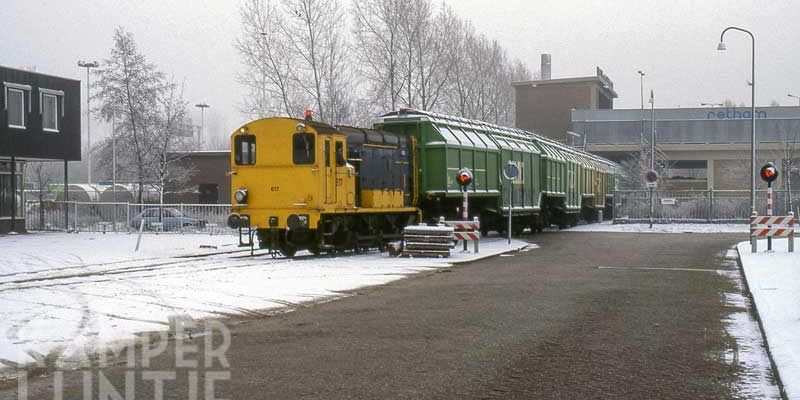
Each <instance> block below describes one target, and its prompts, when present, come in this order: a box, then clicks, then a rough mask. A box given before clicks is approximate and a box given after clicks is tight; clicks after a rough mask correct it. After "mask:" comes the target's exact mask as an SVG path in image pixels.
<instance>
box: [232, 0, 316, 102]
mask: <svg viewBox="0 0 800 400" xmlns="http://www.w3.org/2000/svg"><path fill="white" fill-rule="evenodd" d="M239 16H240V18H241V24H240V26H241V30H242V36H241V37H239V38H237V39H236V40H235V42H234V46H235V47H236V50H237V51H238V52H239V54H240V55H241V56H242V63H243V64H244V66H245V71H244V72H243V73H241V74H239V75H238V76H237V80H238V81H239V83H240V84H242V85H244V86H245V87H246V88H247V89H248V91H249V96H247V97H245V99H244V104H243V105H242V107H243V110H242V111H243V112H244V113H245V114H248V115H250V116H251V117H263V116H267V115H285V116H291V115H293V114H295V113H297V112H298V111H299V109H300V108H301V107H302V106H301V105H299V104H298V102H299V100H300V98H301V96H298V93H297V89H298V88H297V78H296V77H295V76H294V74H293V67H292V66H293V64H294V61H295V58H294V53H293V52H292V51H290V50H291V49H290V48H289V47H288V41H287V38H286V37H285V35H284V31H283V30H282V29H281V26H280V24H281V21H282V20H283V11H282V10H281V9H280V8H278V7H277V6H276V5H275V3H273V2H272V1H270V0H246V1H244V2H243V3H241V5H240V6H239Z"/></svg>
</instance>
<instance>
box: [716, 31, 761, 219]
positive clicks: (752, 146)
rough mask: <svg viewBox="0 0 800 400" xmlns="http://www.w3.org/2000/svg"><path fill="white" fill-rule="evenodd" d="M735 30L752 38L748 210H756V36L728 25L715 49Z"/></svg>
mask: <svg viewBox="0 0 800 400" xmlns="http://www.w3.org/2000/svg"><path fill="white" fill-rule="evenodd" d="M730 30H735V31H739V32H744V33H746V34H748V35H750V39H751V40H752V49H753V54H752V58H751V63H752V64H751V67H752V70H751V80H750V89H751V99H750V103H751V104H750V107H751V110H750V118H751V124H750V212H751V213H754V212H756V38H755V36H753V33H752V32H750V31H748V30H746V29H742V28H738V27H735V26H729V27H727V28H725V29H724V30H723V31H722V33H721V34H720V35H719V45H717V50H726V49H727V48H726V47H725V41H724V38H725V33H726V32H728V31H730Z"/></svg>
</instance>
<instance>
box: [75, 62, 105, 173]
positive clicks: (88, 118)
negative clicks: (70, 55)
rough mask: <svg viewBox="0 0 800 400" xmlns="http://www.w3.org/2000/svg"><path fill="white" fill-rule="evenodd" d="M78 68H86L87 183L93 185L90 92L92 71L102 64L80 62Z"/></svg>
mask: <svg viewBox="0 0 800 400" xmlns="http://www.w3.org/2000/svg"><path fill="white" fill-rule="evenodd" d="M78 66H79V67H82V68H86V147H87V148H88V150H87V151H86V158H87V159H88V160H87V161H88V163H89V172H88V176H87V179H86V180H87V181H88V182H86V183H88V184H89V185H91V184H92V107H91V105H90V104H91V103H90V99H91V97H92V96H91V93H90V92H89V90H90V88H91V86H92V85H91V73H90V71H89V70H90V69H92V68H97V67H99V66H100V64H99V63H98V62H97V61H91V62H84V61H78Z"/></svg>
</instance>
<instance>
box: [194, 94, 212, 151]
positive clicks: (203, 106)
mask: <svg viewBox="0 0 800 400" xmlns="http://www.w3.org/2000/svg"><path fill="white" fill-rule="evenodd" d="M194 106H195V107H197V108H199V109H200V134H199V135H198V138H197V141H198V142H200V143H202V142H203V125H204V124H205V115H204V111H205V109H206V108H210V107H211V106H210V105H208V104H206V103H205V102H203V103H198V104H195V105H194Z"/></svg>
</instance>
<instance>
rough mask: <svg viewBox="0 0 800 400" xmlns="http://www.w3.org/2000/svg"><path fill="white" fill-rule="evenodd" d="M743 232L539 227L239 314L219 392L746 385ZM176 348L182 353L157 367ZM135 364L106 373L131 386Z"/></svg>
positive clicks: (623, 395) (660, 394) (472, 392)
mask: <svg viewBox="0 0 800 400" xmlns="http://www.w3.org/2000/svg"><path fill="white" fill-rule="evenodd" d="M740 236H741V235H722V234H719V235H696V234H615V233H569V232H563V233H545V234H541V235H537V236H533V237H532V238H531V240H532V241H534V242H536V243H538V244H540V245H541V246H542V247H541V248H540V249H535V250H531V251H527V252H520V253H516V254H515V255H514V256H513V257H495V258H492V259H489V260H485V261H482V262H477V263H474V264H469V265H464V266H459V267H456V268H453V269H451V270H447V271H440V272H437V273H430V274H424V275H420V276H415V277H413V278H410V279H405V280H402V281H399V282H396V283H393V284H390V285H388V286H383V287H378V288H371V289H366V290H362V291H359V292H357V293H355V295H354V296H352V297H350V298H347V299H344V300H339V301H334V302H330V303H325V304H319V305H314V306H311V307H308V308H305V309H301V310H298V311H296V312H292V313H288V314H284V315H280V316H276V317H270V318H264V319H256V320H241V321H232V322H234V324H232V325H234V326H233V328H232V333H233V337H232V346H231V347H230V349H229V350H228V352H227V357H228V359H229V360H230V362H231V369H230V372H231V379H230V381H223V382H218V383H217V388H216V392H217V396H218V397H221V398H230V399H472V398H475V399H483V398H489V399H492V398H498V399H533V398H564V399H588V398H614V399H643V398H664V399H666V398H675V399H689V398H691V399H703V398H707V399H720V398H731V397H735V396H734V393H731V390H733V389H731V388H732V386H733V385H732V383H733V380H734V374H735V373H736V372H737V371H736V368H737V366H736V365H735V364H730V363H727V362H726V361H725V357H723V354H724V353H725V352H726V351H729V350H730V349H731V348H735V345H734V344H732V343H731V341H732V339H731V338H729V337H727V335H725V334H724V333H723V329H722V325H721V324H722V323H721V319H722V318H723V317H724V315H725V314H726V313H727V312H728V310H726V307H725V305H724V303H723V299H722V295H721V294H722V293H724V292H728V291H733V290H735V289H734V288H732V287H731V285H732V283H731V281H730V280H729V279H728V278H725V277H724V276H723V275H721V274H718V273H715V272H714V271H713V270H715V269H717V268H719V266H720V265H721V256H722V254H723V253H724V252H725V250H727V249H728V248H730V246H731V245H732V244H733V243H735V242H736V241H738V240H740ZM598 267H601V268H598ZM653 267H655V268H665V269H648V268H653ZM670 268H672V269H670ZM216 339H219V338H216ZM218 341H219V340H217V342H218ZM196 342H197V343H199V344H202V339H196ZM174 361H175V356H174V353H171V352H170V353H168V355H165V356H163V357H161V358H159V359H157V360H156V362H155V364H154V365H153V367H152V368H151V369H154V370H173V367H174ZM126 371H128V370H127V369H126V368H125V366H124V365H118V366H116V367H112V368H108V369H105V370H103V371H102V373H103V375H104V376H106V377H109V379H110V380H111V382H112V383H114V384H115V385H116V386H117V387H120V388H121V387H122V384H121V383H120V382H121V380H122V377H124V373H125V372H126ZM133 372H134V373H135V374H137V375H136V376H137V379H136V382H137V383H136V388H135V390H136V398H137V399H138V398H152V394H150V393H149V392H151V391H152V384H151V383H150V382H144V381H142V380H141V379H139V378H138V377H139V376H141V375H140V374H141V370H135V371H133ZM188 376H189V374H188V372H187V370H184V369H178V370H177V377H178V380H177V385H176V384H175V383H172V384H167V385H166V392H167V394H168V396H166V397H165V398H181V399H184V398H189V397H187V393H186V390H187V389H186V388H187V387H188V386H190V385H189V382H190V381H189V380H188V379H189V378H188ZM203 376H205V375H203V374H201V376H200V379H201V382H202V380H203ZM81 379H82V376H81V375H79V374H76V373H67V374H66V376H65V382H64V386H65V390H66V394H65V396H64V398H65V399H69V398H82V395H81V390H82V389H81V388H82V382H81ZM96 379H97V378H95V381H94V385H95V387H96V384H97V382H96ZM176 387H177V390H176ZM52 390H53V389H52V379H51V377H45V378H43V379H38V380H32V381H31V387H30V395H29V396H30V398H52V394H50V393H49V392H52ZM9 393H10V392H6V393H5V394H6V395H8V394H9ZM200 393H202V388H201V389H200ZM2 394H3V393H1V392H0V397H3V396H2ZM95 395H96V391H95Z"/></svg>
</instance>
